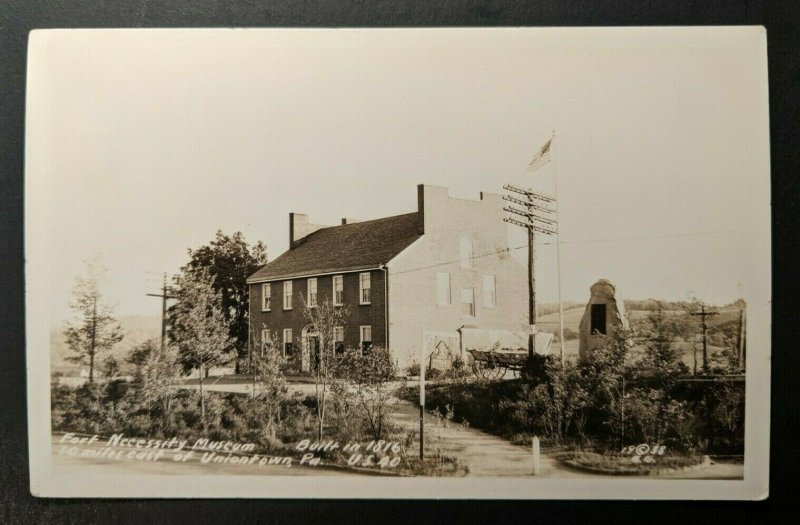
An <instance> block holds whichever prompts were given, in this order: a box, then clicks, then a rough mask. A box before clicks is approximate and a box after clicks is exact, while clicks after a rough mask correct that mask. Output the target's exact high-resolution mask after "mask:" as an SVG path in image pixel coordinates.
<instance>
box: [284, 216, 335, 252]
mask: <svg viewBox="0 0 800 525" xmlns="http://www.w3.org/2000/svg"><path fill="white" fill-rule="evenodd" d="M322 228H327V226H325V225H324V224H311V223H310V222H308V215H306V214H304V213H290V214H289V249H290V250H293V249H295V248H296V247H297V246H299V245H300V244H302V242H303V239H304V238H305V237H307V236H308V235H311V234H312V233H314V232H315V231H317V230H321V229H322Z"/></svg>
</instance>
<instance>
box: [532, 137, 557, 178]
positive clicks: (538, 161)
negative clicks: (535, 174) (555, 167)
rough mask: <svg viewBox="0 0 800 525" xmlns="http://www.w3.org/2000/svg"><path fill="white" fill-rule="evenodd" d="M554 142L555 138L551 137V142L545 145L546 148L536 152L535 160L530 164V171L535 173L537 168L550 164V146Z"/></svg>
mask: <svg viewBox="0 0 800 525" xmlns="http://www.w3.org/2000/svg"><path fill="white" fill-rule="evenodd" d="M552 142H553V138H552V137H551V138H550V140H548V141H547V142H545V143H544V146H542V147H541V148H539V151H537V152H536V155H534V157H533V160H532V161H531V163H530V164H528V169H529V170H530V171H534V170H536V169H537V168H539V167H541V166H544V165H545V164H547V163H548V162H550V144H551V143H552Z"/></svg>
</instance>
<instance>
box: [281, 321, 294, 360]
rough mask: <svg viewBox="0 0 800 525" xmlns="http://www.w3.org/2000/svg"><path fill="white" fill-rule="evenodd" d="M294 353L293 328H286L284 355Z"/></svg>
mask: <svg viewBox="0 0 800 525" xmlns="http://www.w3.org/2000/svg"><path fill="white" fill-rule="evenodd" d="M293 353H294V347H293V346H292V329H291V328H284V329H283V357H291V356H292V354H293Z"/></svg>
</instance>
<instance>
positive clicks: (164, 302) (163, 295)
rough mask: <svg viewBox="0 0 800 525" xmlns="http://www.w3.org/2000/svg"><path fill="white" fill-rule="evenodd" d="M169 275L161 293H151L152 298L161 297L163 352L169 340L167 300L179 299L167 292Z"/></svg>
mask: <svg viewBox="0 0 800 525" xmlns="http://www.w3.org/2000/svg"><path fill="white" fill-rule="evenodd" d="M169 291H170V290H169V289H168V288H167V274H166V272H165V273H164V285H163V286H162V288H161V293H160V294H157V293H149V294H147V295H148V296H150V297H161V350H162V351H163V350H164V345H165V343H166V340H167V299H177V296H175V295H169V294H168V293H167V292H169Z"/></svg>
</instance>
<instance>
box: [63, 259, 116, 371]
mask: <svg viewBox="0 0 800 525" xmlns="http://www.w3.org/2000/svg"><path fill="white" fill-rule="evenodd" d="M103 271H104V270H103V269H101V268H100V267H99V266H98V265H97V264H96V263H88V264H87V271H86V274H85V275H83V276H79V277H78V278H77V279H76V283H75V287H74V288H73V291H72V294H73V300H72V302H71V303H70V307H71V308H72V311H73V313H74V315H75V319H74V321H73V322H71V323H70V324H68V325H67V328H66V330H64V334H65V335H66V336H67V346H68V347H69V349H70V350H71V351H72V355H71V356H69V357H68V358H67V359H69V360H70V361H73V362H75V363H79V364H81V365H88V366H89V382H90V383H93V382H94V368H95V361H96V359H97V355H98V354H99V353H100V352H102V351H104V350H109V349H110V348H111V347H113V346H114V345H115V344H117V343H119V342H120V341H122V338H123V333H122V328H121V327H120V326H119V323H118V322H117V319H116V317H115V316H114V309H113V307H112V306H110V305H108V304H106V303H104V302H103V296H102V294H101V293H100V287H99V284H98V280H99V277H100V274H101V273H102V272H103Z"/></svg>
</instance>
